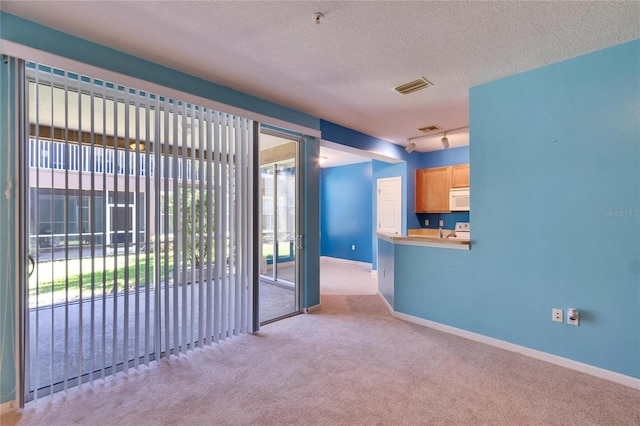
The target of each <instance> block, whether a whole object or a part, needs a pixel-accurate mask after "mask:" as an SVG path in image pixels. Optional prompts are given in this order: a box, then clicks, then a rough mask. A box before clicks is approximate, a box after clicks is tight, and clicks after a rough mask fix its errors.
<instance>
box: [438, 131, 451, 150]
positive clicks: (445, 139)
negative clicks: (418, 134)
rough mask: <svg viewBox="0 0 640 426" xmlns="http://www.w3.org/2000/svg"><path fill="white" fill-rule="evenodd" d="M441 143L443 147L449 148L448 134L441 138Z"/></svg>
mask: <svg viewBox="0 0 640 426" xmlns="http://www.w3.org/2000/svg"><path fill="white" fill-rule="evenodd" d="M440 143H441V144H442V148H443V149H447V148H449V139H448V138H447V134H446V133H445V134H444V136H443V137H442V139H440Z"/></svg>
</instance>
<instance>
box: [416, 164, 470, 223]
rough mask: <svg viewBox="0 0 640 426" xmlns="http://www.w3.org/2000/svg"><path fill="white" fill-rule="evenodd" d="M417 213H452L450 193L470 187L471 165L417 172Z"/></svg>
mask: <svg viewBox="0 0 640 426" xmlns="http://www.w3.org/2000/svg"><path fill="white" fill-rule="evenodd" d="M415 178H416V182H415V183H416V185H415V211H416V213H445V212H450V211H451V209H450V207H449V191H450V190H451V189H452V188H468V187H469V164H460V165H456V166H447V167H435V168H431V169H420V170H416V176H415Z"/></svg>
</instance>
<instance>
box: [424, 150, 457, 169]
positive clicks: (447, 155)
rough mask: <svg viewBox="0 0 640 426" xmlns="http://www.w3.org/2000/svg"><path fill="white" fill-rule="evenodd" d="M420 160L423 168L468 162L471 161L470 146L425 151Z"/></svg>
mask: <svg viewBox="0 0 640 426" xmlns="http://www.w3.org/2000/svg"><path fill="white" fill-rule="evenodd" d="M419 161H420V164H419V166H420V168H421V169H428V168H431V167H444V166H453V165H455V164H467V163H468V162H469V146H468V145H467V146H459V147H457V148H449V149H441V150H440V151H432V152H425V153H422V154H420V160H419Z"/></svg>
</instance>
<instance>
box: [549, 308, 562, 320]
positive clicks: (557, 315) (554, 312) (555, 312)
mask: <svg viewBox="0 0 640 426" xmlns="http://www.w3.org/2000/svg"><path fill="white" fill-rule="evenodd" d="M551 319H552V320H553V321H555V322H563V319H562V309H557V308H553V309H551Z"/></svg>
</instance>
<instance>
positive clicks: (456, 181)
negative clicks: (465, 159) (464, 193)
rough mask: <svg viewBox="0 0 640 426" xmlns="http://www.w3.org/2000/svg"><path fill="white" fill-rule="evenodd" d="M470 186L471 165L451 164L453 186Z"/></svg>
mask: <svg viewBox="0 0 640 426" xmlns="http://www.w3.org/2000/svg"><path fill="white" fill-rule="evenodd" d="M469 186H470V185H469V165H468V164H458V165H456V166H451V188H468V187H469Z"/></svg>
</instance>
